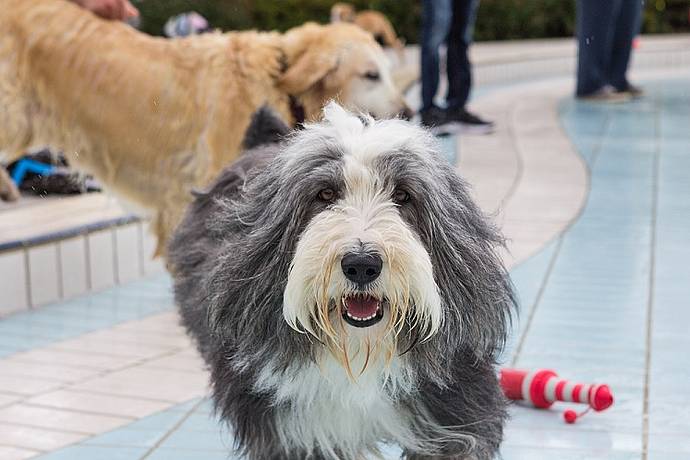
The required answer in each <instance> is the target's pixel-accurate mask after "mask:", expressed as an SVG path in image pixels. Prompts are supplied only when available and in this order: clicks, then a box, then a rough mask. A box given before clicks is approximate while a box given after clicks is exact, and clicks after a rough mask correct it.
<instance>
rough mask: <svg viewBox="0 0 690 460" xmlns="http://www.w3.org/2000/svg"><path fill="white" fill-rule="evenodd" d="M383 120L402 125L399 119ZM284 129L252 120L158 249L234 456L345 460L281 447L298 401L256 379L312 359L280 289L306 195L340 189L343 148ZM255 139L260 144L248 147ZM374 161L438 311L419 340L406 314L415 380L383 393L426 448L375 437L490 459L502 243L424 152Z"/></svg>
mask: <svg viewBox="0 0 690 460" xmlns="http://www.w3.org/2000/svg"><path fill="white" fill-rule="evenodd" d="M367 123H372V124H374V123H378V122H373V121H371V120H367V119H365V120H364V124H367ZM394 123H397V124H398V125H396V126H398V127H399V128H400V127H401V126H402V125H399V124H400V123H405V122H402V121H395V122H394ZM256 125H261V126H256ZM266 126H269V127H272V128H268V129H266ZM363 129H365V130H366V129H368V128H367V127H366V126H365V127H364V128H363ZM403 129H405V128H404V127H403ZM409 129H412V128H411V127H410V128H409ZM415 129H416V128H415ZM285 132H286V131H285V128H284V127H282V126H281V125H280V124H276V121H275V119H274V118H273V117H272V116H271V114H270V113H269V112H268V111H266V110H262V111H261V112H259V113H258V114H257V115H256V117H255V120H254V124H253V127H252V128H250V137H251V138H250V139H248V140H247V141H246V143H245V145H247V146H248V147H251V148H250V149H249V150H248V151H246V152H245V153H244V155H243V156H242V157H241V158H240V160H239V161H238V162H237V163H236V164H234V165H232V166H231V167H230V168H228V169H226V170H225V171H223V172H222V173H221V174H220V177H219V178H218V180H217V181H216V182H215V183H214V184H213V185H212V186H211V187H210V188H209V189H208V190H207V191H205V192H202V193H197V194H196V199H195V201H194V203H193V204H192V205H191V206H190V208H189V210H188V212H187V214H186V217H185V219H184V221H183V222H182V224H181V225H180V227H179V228H178V230H177V232H176V234H175V236H174V238H173V240H172V242H171V244H170V261H171V268H172V270H173V272H174V276H175V296H176V301H177V303H178V304H179V306H180V311H181V314H182V320H183V323H184V325H185V326H186V328H187V330H188V331H189V332H190V333H191V334H192V335H193V337H194V338H195V339H196V341H197V343H198V347H199V349H200V351H201V354H202V355H203V357H204V359H205V360H206V362H207V363H208V365H209V367H210V371H211V382H212V385H213V399H214V401H215V406H216V409H217V411H218V413H219V414H220V416H221V417H222V418H223V419H224V420H226V421H227V422H228V423H229V424H230V425H231V427H232V429H233V430H234V433H235V440H236V444H237V446H236V447H237V448H238V450H239V451H241V452H243V453H245V454H246V455H247V457H248V458H249V459H252V460H271V459H275V460H278V459H295V460H296V459H304V458H314V459H321V458H332V457H333V454H334V453H335V455H336V456H337V457H339V458H347V459H350V458H352V457H353V453H352V452H351V450H346V449H345V448H344V447H342V446H341V445H340V444H339V443H338V441H337V440H332V445H331V446H323V445H322V444H315V445H313V446H312V447H311V448H304V447H295V444H290V443H286V442H285V439H284V435H281V433H282V431H281V427H280V426H279V423H281V422H280V421H284V420H285V417H284V414H285V413H286V412H288V411H290V410H291V409H294V408H291V407H290V406H291V404H296V403H294V402H293V403H291V402H290V401H287V402H286V401H284V400H280V401H279V400H278V398H277V397H276V395H275V394H274V392H273V391H272V390H271V389H270V388H269V387H266V386H263V387H262V386H260V385H257V382H258V381H259V380H261V379H265V378H266V377H265V375H264V374H262V372H264V371H265V369H266V368H267V367H266V366H267V363H271V365H272V367H271V370H272V372H273V373H274V374H275V375H280V376H287V375H292V376H293V378H294V375H298V374H295V373H293V374H290V372H291V369H292V370H294V369H299V368H302V367H306V366H309V365H310V364H311V363H313V362H314V361H316V360H318V359H319V357H320V356H323V354H322V352H323V349H324V346H323V344H321V343H319V341H318V340H315V338H314V337H313V336H310V335H308V334H301V333H298V332H297V331H295V330H294V329H293V328H291V327H290V326H289V325H288V323H287V322H286V320H285V318H284V316H283V295H284V290H285V288H286V284H287V281H288V276H289V274H290V268H291V263H292V261H293V256H294V254H295V250H296V245H297V243H298V241H299V240H300V236H301V235H302V233H303V231H304V230H305V228H306V227H307V226H308V225H309V223H310V221H312V219H314V218H315V216H317V215H318V214H319V213H321V212H324V211H325V210H326V209H327V208H328V207H329V206H331V205H329V204H328V203H324V202H321V201H319V200H316V199H315V197H316V196H317V195H318V193H319V190H320V188H321V187H322V186H323V184H329V186H330V187H332V188H333V189H335V190H336V191H339V192H340V191H342V189H343V187H345V182H344V178H343V176H344V172H343V157H344V156H345V155H346V152H345V150H346V148H345V147H344V146H343V145H340V144H339V143H338V141H337V139H336V138H328V137H323V135H321V134H319V133H317V131H315V130H314V129H312V127H309V126H307V128H306V129H305V130H304V131H302V132H298V133H296V134H294V135H292V136H288V138H287V139H283V136H284V134H285ZM255 133H259V134H258V135H259V136H261V137H262V138H265V139H267V140H268V141H269V142H268V143H266V144H264V145H258V144H260V142H257V140H256V139H255V138H254V137H255ZM432 145H433V144H432ZM286 150H288V151H291V152H295V151H299V152H302V153H301V156H300V161H299V162H289V163H288V159H287V156H286V155H284V154H282V152H284V151H286ZM373 167H374V168H375V169H376V171H377V173H378V175H379V176H380V177H381V178H383V180H384V181H385V182H386V183H392V184H405V186H406V187H407V189H408V190H410V191H411V194H412V199H411V201H410V202H409V203H407V204H405V205H401V206H399V209H398V211H399V213H400V215H401V216H402V218H403V220H404V222H405V223H406V224H407V226H409V228H411V229H412V230H413V231H414V234H415V235H416V237H417V238H418V239H419V240H420V241H421V242H422V244H423V246H424V248H425V250H426V252H427V253H428V255H429V257H430V260H431V262H432V266H433V279H434V281H435V283H436V286H437V287H438V292H439V295H440V298H441V304H442V305H441V307H442V313H443V322H442V324H441V326H440V329H439V330H438V331H437V332H436V333H435V334H433V335H432V336H431V337H430V338H429V339H428V340H423V338H422V337H419V333H418V332H416V331H417V329H415V328H414V327H413V325H412V324H411V323H412V322H413V321H412V320H408V323H407V324H406V326H405V329H404V331H403V333H402V334H401V336H400V341H399V342H398V345H397V347H398V356H400V360H401V362H402V360H404V363H405V366H408V367H409V370H410V375H413V376H414V379H413V383H412V384H411V386H410V388H408V389H407V390H406V391H402V392H399V393H396V394H395V395H394V396H393V395H391V399H392V400H393V401H394V404H395V409H396V411H397V413H399V414H404V415H405V417H406V420H409V424H410V426H411V427H413V429H414V432H415V433H417V434H418V435H419V438H420V439H423V440H424V442H422V443H421V444H419V445H418V446H417V447H414V446H411V445H409V444H406V443H405V442H404V440H401V439H378V440H376V441H387V442H394V443H399V444H401V445H402V446H403V448H404V449H405V453H404V455H405V456H406V458H409V459H427V458H428V459H431V458H433V459H465V458H468V459H491V458H493V456H494V455H495V454H496V452H497V450H498V447H499V444H500V442H501V439H502V431H503V424H504V421H505V418H506V410H505V405H506V404H505V400H504V397H503V395H502V393H501V391H500V388H499V386H498V382H497V378H496V374H495V369H494V365H495V358H496V356H497V353H498V352H499V351H500V350H501V348H502V346H503V343H504V339H505V336H506V329H507V324H508V321H509V319H510V314H511V311H512V310H513V307H514V305H515V302H514V297H513V291H512V287H511V284H510V281H509V279H508V277H507V274H506V271H505V269H504V268H503V266H502V264H501V262H500V260H499V258H498V257H497V255H496V253H495V246H496V245H500V244H502V238H501V236H500V235H499V233H498V232H497V231H496V230H495V229H494V228H493V227H492V225H491V224H489V223H488V222H487V220H486V219H485V218H484V216H483V215H482V213H481V212H480V210H479V209H478V208H477V206H476V205H475V204H474V203H473V201H472V200H471V198H470V196H469V194H468V192H467V187H466V185H465V184H464V183H463V181H462V180H461V179H460V178H459V176H458V175H457V173H456V172H455V170H454V169H453V167H451V166H450V165H449V164H448V162H447V161H446V160H445V159H444V158H443V157H442V156H441V155H439V154H437V153H436V152H432V154H430V155H429V156H424V157H422V156H419V155H415V154H414V152H409V151H405V149H404V148H396V150H394V151H390V152H387V153H386V154H385V155H381V156H379V157H377V159H376V161H375V163H374V166H373ZM281 378H287V377H281ZM297 384H299V382H297ZM352 385H357V383H352ZM387 389H388V387H387V386H385V385H384V391H388V390H387ZM373 415H374V414H372V416H373ZM333 417H338V414H333ZM314 423H317V421H316V420H315V421H314ZM371 451H374V452H375V451H376V446H375V445H361V446H360V452H358V453H357V454H356V455H357V456H359V455H364V454H366V453H367V452H371ZM357 458H359V457H357ZM353 460H354V458H353Z"/></svg>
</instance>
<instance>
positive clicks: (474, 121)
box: [447, 108, 494, 134]
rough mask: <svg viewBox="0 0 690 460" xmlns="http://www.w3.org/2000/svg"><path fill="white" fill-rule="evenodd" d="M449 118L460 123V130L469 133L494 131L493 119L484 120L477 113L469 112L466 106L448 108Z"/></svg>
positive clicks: (489, 132)
mask: <svg viewBox="0 0 690 460" xmlns="http://www.w3.org/2000/svg"><path fill="white" fill-rule="evenodd" d="M447 116H448V119H449V120H452V121H454V122H455V123H458V124H459V125H460V132H462V133H467V134H491V133H492V132H494V124H493V122H491V121H486V120H482V119H481V118H479V117H478V116H477V115H475V114H473V113H470V112H468V111H467V110H465V109H464V108H462V109H455V110H452V109H451V110H448V111H447Z"/></svg>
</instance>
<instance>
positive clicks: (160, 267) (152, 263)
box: [141, 223, 165, 275]
mask: <svg viewBox="0 0 690 460" xmlns="http://www.w3.org/2000/svg"><path fill="white" fill-rule="evenodd" d="M141 236H142V243H143V244H142V249H143V253H142V256H143V264H144V274H145V275H153V274H157V273H162V272H164V271H165V265H164V264H163V260H162V259H161V258H160V257H157V258H155V259H154V258H153V255H154V254H155V252H156V247H157V244H158V240H157V238H156V237H155V235H154V234H153V233H152V232H151V226H150V225H149V224H148V223H145V224H142V225H141Z"/></svg>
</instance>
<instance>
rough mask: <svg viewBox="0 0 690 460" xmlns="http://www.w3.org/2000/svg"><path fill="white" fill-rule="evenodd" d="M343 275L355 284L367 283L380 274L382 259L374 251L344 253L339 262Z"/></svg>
mask: <svg viewBox="0 0 690 460" xmlns="http://www.w3.org/2000/svg"><path fill="white" fill-rule="evenodd" d="M340 266H341V267H342V269H343V273H344V274H345V277H346V278H347V279H349V280H350V281H352V282H353V283H357V284H367V283H371V282H372V281H374V280H375V279H376V278H378V277H379V275H380V274H381V268H383V261H382V260H381V256H379V255H378V254H376V253H366V252H353V253H350V254H346V255H345V257H343V260H342V261H341V262H340Z"/></svg>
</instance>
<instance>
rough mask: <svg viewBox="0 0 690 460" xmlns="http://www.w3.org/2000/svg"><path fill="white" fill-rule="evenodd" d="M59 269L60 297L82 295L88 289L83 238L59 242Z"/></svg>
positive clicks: (84, 241)
mask: <svg viewBox="0 0 690 460" xmlns="http://www.w3.org/2000/svg"><path fill="white" fill-rule="evenodd" d="M59 250H60V269H61V271H62V297H63V298H69V297H74V296H76V295H79V294H83V293H85V292H86V291H88V289H89V285H88V270H87V264H86V240H85V239H84V237H83V236H78V237H76V238H70V239H68V240H64V241H61V242H60V244H59Z"/></svg>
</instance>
